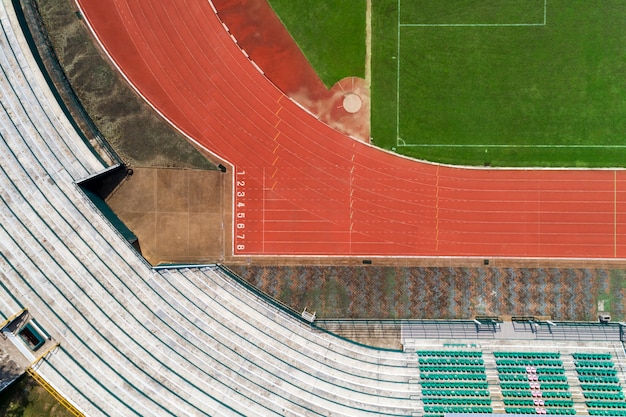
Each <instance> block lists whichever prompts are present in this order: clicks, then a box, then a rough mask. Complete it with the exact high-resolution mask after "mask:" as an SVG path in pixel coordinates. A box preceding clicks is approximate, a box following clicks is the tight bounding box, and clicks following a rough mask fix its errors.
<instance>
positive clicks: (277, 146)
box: [272, 145, 280, 153]
mask: <svg viewBox="0 0 626 417" xmlns="http://www.w3.org/2000/svg"><path fill="white" fill-rule="evenodd" d="M278 148H280V145H276V147H275V148H274V150H273V151H272V153H276V151H277V150H278Z"/></svg>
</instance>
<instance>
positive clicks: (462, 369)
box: [419, 365, 485, 373]
mask: <svg viewBox="0 0 626 417" xmlns="http://www.w3.org/2000/svg"><path fill="white" fill-rule="evenodd" d="M419 369H420V371H422V372H441V373H449V372H458V373H477V372H482V373H484V372H485V367H484V366H480V365H476V366H439V365H422V366H420V367H419Z"/></svg>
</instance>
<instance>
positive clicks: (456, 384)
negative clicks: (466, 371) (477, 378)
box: [421, 381, 489, 390]
mask: <svg viewBox="0 0 626 417" xmlns="http://www.w3.org/2000/svg"><path fill="white" fill-rule="evenodd" d="M421 385H422V388H431V389H450V390H456V389H469V390H486V389H487V388H488V387H489V386H488V384H487V382H486V381H485V382H473V381H451V382H447V381H421Z"/></svg>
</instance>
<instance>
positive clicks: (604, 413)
mask: <svg viewBox="0 0 626 417" xmlns="http://www.w3.org/2000/svg"><path fill="white" fill-rule="evenodd" d="M589 415H590V416H610V417H614V416H626V410H600V409H595V408H592V409H590V410H589Z"/></svg>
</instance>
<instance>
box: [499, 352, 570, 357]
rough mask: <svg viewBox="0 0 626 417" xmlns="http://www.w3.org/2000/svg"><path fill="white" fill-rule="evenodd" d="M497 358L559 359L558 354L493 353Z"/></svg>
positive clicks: (559, 355)
mask: <svg viewBox="0 0 626 417" xmlns="http://www.w3.org/2000/svg"><path fill="white" fill-rule="evenodd" d="M493 355H494V356H495V357H496V359H497V358H520V359H559V358H560V357H561V353H560V352H501V351H496V352H493Z"/></svg>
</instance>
